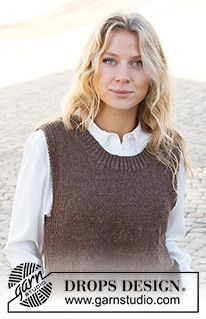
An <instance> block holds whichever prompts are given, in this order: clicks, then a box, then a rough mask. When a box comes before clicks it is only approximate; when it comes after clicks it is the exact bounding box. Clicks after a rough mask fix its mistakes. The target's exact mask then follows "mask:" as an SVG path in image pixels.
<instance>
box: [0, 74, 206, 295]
mask: <svg viewBox="0 0 206 319" xmlns="http://www.w3.org/2000/svg"><path fill="white" fill-rule="evenodd" d="M68 74H69V72H67V73H59V74H54V75H50V76H47V77H44V78H40V79H37V80H33V81H30V82H26V83H21V84H18V85H15V86H12V87H9V88H4V89H1V90H0V101H1V102H0V105H1V113H0V128H1V137H0V138H1V149H0V152H1V153H0V156H1V161H0V165H1V175H0V176H1V179H0V211H1V215H0V248H1V251H0V268H1V274H0V287H1V291H2V290H3V289H4V288H5V287H6V285H7V280H8V275H9V272H10V266H9V263H8V261H7V260H6V258H5V256H4V253H3V247H4V245H5V243H6V240H7V236H8V230H9V223H10V216H11V209H12V202H13V197H14V192H15V185H16V182H17V176H18V170H19V167H20V163H21V158H22V150H23V144H24V142H25V140H26V138H27V137H28V136H29V134H30V133H31V131H32V129H33V128H34V127H35V126H36V125H37V124H38V123H39V122H41V121H42V120H44V119H46V118H48V117H50V116H51V115H53V114H56V113H58V110H59V104H60V100H61V97H62V95H63V94H65V93H66V92H67V90H68V87H69V83H70V81H71V78H70V77H69V76H68ZM175 86H176V127H177V128H178V129H179V130H180V131H181V132H182V133H183V134H184V135H185V137H186V139H187V141H188V145H189V150H190V152H191V154H192V159H193V162H194V178H193V179H191V178H188V180H187V185H186V197H185V222H186V230H187V232H186V237H185V239H184V240H183V241H181V242H179V243H178V244H179V247H182V248H184V250H185V251H186V252H188V253H190V254H191V256H192V267H193V269H194V271H199V272H200V285H201V286H204V287H205V286H206V269H205V268H206V254H205V252H206V249H205V234H206V228H205V225H206V167H205V159H206V152H205V151H206V147H205V136H206V116H205V113H204V110H205V109H206V83H197V82H193V81H188V80H183V79H178V80H175Z"/></svg>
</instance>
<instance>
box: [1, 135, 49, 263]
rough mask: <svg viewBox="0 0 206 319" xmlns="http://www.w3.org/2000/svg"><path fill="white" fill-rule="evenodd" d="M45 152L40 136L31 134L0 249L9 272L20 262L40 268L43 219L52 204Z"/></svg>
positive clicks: (42, 136) (26, 145) (41, 136)
mask: <svg viewBox="0 0 206 319" xmlns="http://www.w3.org/2000/svg"><path fill="white" fill-rule="evenodd" d="M47 152H48V151H47V146H46V142H45V137H44V133H43V132H42V131H41V130H38V131H36V132H34V133H33V134H31V136H30V137H29V138H28V139H27V141H26V143H25V145H24V152H23V159H22V163H21V167H20V171H19V176H18V182H17V186H16V192H15V197H14V202H13V208H12V216H11V222H10V230H9V236H8V241H7V243H6V246H5V248H4V252H5V254H6V257H7V259H8V260H9V262H10V264H11V267H12V268H14V267H15V266H16V265H18V264H20V263H22V262H35V263H38V264H40V265H41V264H42V252H43V228H44V218H45V215H49V213H50V208H51V204H52V203H51V201H52V198H51V196H50V195H51V182H50V172H49V163H48V154H47Z"/></svg>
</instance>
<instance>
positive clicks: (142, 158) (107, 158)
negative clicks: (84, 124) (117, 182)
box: [71, 130, 154, 171]
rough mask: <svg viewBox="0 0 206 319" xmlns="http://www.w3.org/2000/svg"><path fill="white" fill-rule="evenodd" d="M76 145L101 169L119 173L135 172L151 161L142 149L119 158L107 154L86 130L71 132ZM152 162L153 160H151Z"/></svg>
mask: <svg viewBox="0 0 206 319" xmlns="http://www.w3.org/2000/svg"><path fill="white" fill-rule="evenodd" d="M71 135H72V136H73V137H74V139H75V140H76V142H77V143H79V144H81V146H82V147H83V149H84V150H85V151H86V153H87V154H88V156H90V157H92V158H93V160H94V161H95V163H97V164H98V165H99V166H101V167H105V168H111V169H115V170H120V171H136V170H139V169H142V168H145V167H146V166H147V165H148V164H149V162H150V161H151V157H152V155H151V154H150V153H149V152H148V150H147V148H144V149H143V151H142V152H140V153H139V154H137V155H133V156H119V155H113V154H110V153H109V152H107V151H106V150H105V149H104V148H103V147H102V146H101V145H100V144H99V143H98V142H97V141H96V140H95V138H94V137H93V136H92V135H91V134H90V133H89V131H88V130H85V131H80V130H74V131H72V132H71ZM153 160H154V158H153Z"/></svg>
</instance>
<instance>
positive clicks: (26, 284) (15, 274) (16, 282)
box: [8, 263, 52, 307]
mask: <svg viewBox="0 0 206 319" xmlns="http://www.w3.org/2000/svg"><path fill="white" fill-rule="evenodd" d="M8 286H9V288H12V287H14V289H15V295H16V297H18V298H20V304H21V305H22V306H26V307H38V306H40V305H42V304H43V303H45V302H46V301H47V300H48V299H49V296H50V294H51V291H52V284H51V283H50V282H46V280H45V277H44V278H43V275H42V271H41V266H39V265H38V264H35V263H24V264H20V265H18V266H16V267H15V268H14V269H13V270H12V271H11V273H10V276H9V280H8Z"/></svg>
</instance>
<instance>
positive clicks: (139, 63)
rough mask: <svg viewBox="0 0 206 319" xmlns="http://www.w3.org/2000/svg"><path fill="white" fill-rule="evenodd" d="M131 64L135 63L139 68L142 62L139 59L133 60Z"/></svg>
mask: <svg viewBox="0 0 206 319" xmlns="http://www.w3.org/2000/svg"><path fill="white" fill-rule="evenodd" d="M132 64H133V65H135V66H137V67H139V68H141V67H142V66H143V63H142V61H141V60H138V61H134V62H132Z"/></svg>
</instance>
